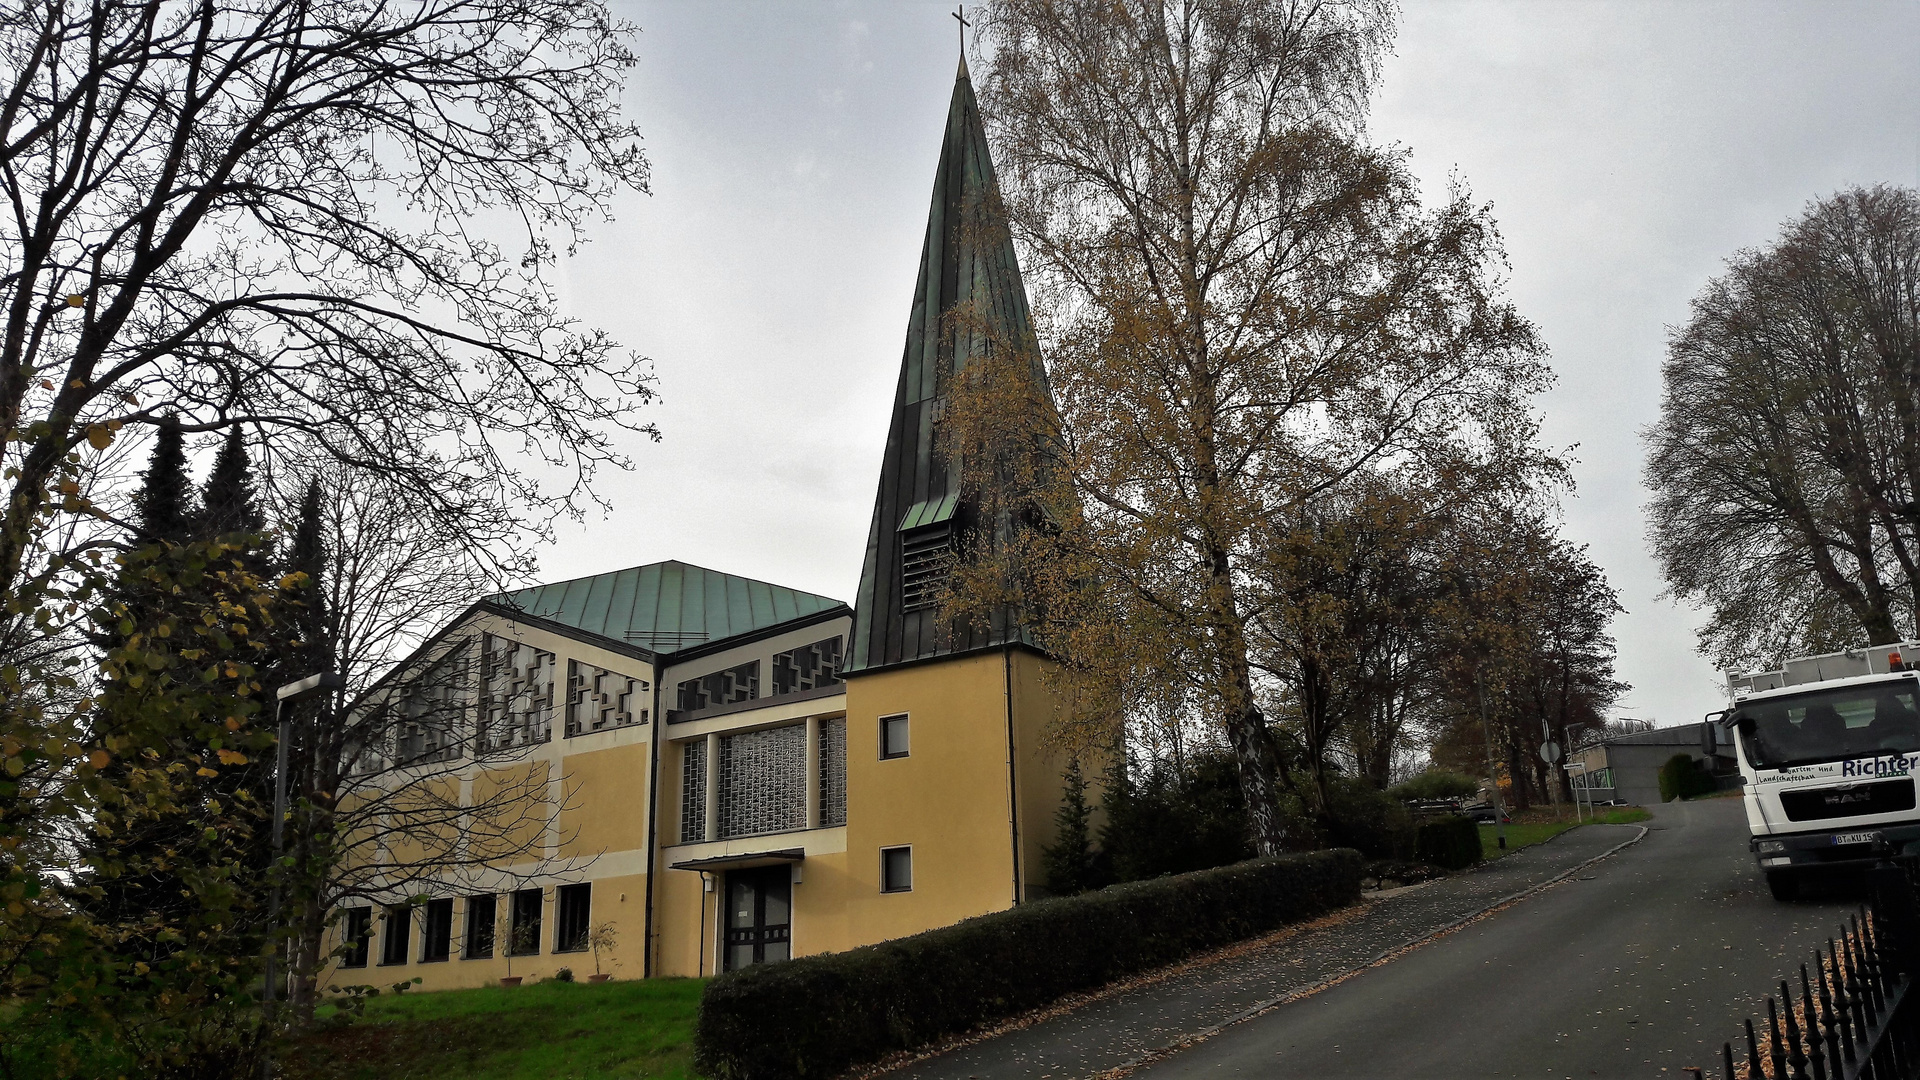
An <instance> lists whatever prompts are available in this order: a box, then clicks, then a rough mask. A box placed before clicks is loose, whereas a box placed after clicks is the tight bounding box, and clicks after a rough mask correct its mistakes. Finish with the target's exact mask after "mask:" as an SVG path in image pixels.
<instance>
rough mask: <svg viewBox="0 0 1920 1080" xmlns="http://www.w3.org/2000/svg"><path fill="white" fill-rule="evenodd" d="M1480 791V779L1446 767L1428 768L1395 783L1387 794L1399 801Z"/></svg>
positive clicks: (1458, 796) (1448, 796)
mask: <svg viewBox="0 0 1920 1080" xmlns="http://www.w3.org/2000/svg"><path fill="white" fill-rule="evenodd" d="M1479 793H1480V781H1478V780H1475V779H1474V778H1473V777H1471V776H1468V775H1466V774H1465V773H1457V772H1449V771H1448V770H1446V769H1428V770H1427V771H1426V772H1423V773H1421V774H1420V775H1419V776H1416V777H1414V778H1413V779H1411V780H1407V781H1403V782H1401V783H1398V784H1395V785H1393V786H1392V787H1390V788H1388V789H1387V794H1389V795H1391V796H1393V797H1394V798H1395V799H1398V800H1400V801H1401V802H1406V801H1408V800H1409V799H1455V798H1466V797H1468V796H1471V795H1478V794H1479Z"/></svg>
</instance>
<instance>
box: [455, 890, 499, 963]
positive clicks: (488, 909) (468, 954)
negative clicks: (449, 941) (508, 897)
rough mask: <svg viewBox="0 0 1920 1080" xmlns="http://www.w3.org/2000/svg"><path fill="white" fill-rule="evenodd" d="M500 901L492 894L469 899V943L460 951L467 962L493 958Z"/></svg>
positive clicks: (482, 894)
mask: <svg viewBox="0 0 1920 1080" xmlns="http://www.w3.org/2000/svg"><path fill="white" fill-rule="evenodd" d="M499 907H500V904H499V901H498V900H497V899H496V898H495V897H494V895H493V894H492V893H481V894H480V895H478V896H469V897H467V941H466V945H465V947H463V948H462V949H461V950H460V956H461V958H463V959H466V960H486V959H489V958H491V957H492V956H493V921H494V918H495V916H496V915H497V914H498V912H499Z"/></svg>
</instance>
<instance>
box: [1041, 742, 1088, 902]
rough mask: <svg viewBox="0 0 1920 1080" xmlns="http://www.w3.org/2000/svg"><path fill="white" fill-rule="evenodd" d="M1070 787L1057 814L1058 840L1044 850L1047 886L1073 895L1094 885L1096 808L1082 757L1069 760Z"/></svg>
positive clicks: (1061, 892) (1068, 776) (1056, 834)
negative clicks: (1089, 794)
mask: <svg viewBox="0 0 1920 1080" xmlns="http://www.w3.org/2000/svg"><path fill="white" fill-rule="evenodd" d="M1065 780H1066V789H1065V791H1064V793H1063V794H1062V796H1061V799H1060V807H1059V809H1057V810H1055V811H1054V813H1053V820H1054V824H1055V826H1056V831H1055V832H1054V842H1053V844H1052V845H1050V846H1049V847H1047V848H1046V849H1045V850H1044V851H1042V852H1041V855H1042V858H1043V859H1044V860H1045V866H1046V871H1047V888H1048V889H1050V890H1052V891H1053V893H1054V894H1055V895H1057V896H1072V895H1073V894H1074V893H1083V892H1086V891H1087V890H1088V889H1091V888H1093V886H1094V880H1093V879H1094V851H1093V834H1092V830H1091V829H1089V828H1088V824H1089V822H1091V820H1092V818H1093V808H1092V807H1090V806H1088V805H1087V778H1086V775H1085V774H1084V773H1082V772H1081V771H1080V759H1079V758H1077V757H1076V758H1073V759H1071V760H1070V761H1068V762H1067V772H1066V777H1065Z"/></svg>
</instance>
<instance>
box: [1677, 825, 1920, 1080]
mask: <svg viewBox="0 0 1920 1080" xmlns="http://www.w3.org/2000/svg"><path fill="white" fill-rule="evenodd" d="M1916 872H1920V862H1916V861H1915V860H1908V859H1901V860H1898V861H1895V860H1894V859H1892V858H1891V857H1888V855H1887V854H1886V853H1883V856H1882V858H1881V859H1880V862H1879V865H1877V866H1875V867H1874V868H1873V869H1872V870H1869V871H1868V872H1867V881H1868V891H1869V896H1870V903H1869V907H1868V908H1866V909H1863V910H1862V911H1860V912H1859V913H1858V914H1856V915H1854V916H1852V917H1850V918H1849V919H1848V920H1847V921H1846V922H1845V923H1843V924H1842V925H1841V926H1840V927H1839V931H1840V933H1839V937H1838V938H1837V939H1835V938H1831V937H1830V938H1828V939H1827V944H1826V948H1825V950H1824V951H1823V950H1820V949H1817V948H1816V949H1815V950H1814V954H1813V956H1812V957H1811V966H1809V965H1808V964H1801V965H1800V979H1799V986H1798V987H1795V986H1794V985H1792V983H1791V982H1789V981H1788V980H1782V981H1781V982H1780V987H1779V990H1780V992H1779V994H1778V995H1776V996H1772V997H1769V998H1767V1018H1766V1023H1765V1028H1764V1030H1763V1031H1762V1030H1757V1029H1756V1028H1755V1025H1754V1022H1753V1020H1752V1019H1751V1018H1749V1019H1748V1020H1747V1021H1746V1039H1745V1043H1746V1045H1745V1047H1744V1049H1745V1055H1744V1057H1745V1060H1744V1062H1742V1061H1737V1060H1736V1059H1737V1058H1738V1057H1740V1056H1741V1055H1740V1054H1739V1053H1738V1052H1737V1051H1736V1049H1735V1045H1734V1044H1733V1043H1731V1042H1728V1043H1723V1044H1722V1045H1721V1049H1720V1057H1721V1067H1722V1069H1723V1076H1724V1077H1725V1080H1829V1078H1832V1080H1920V993H1917V992H1915V990H1914V977H1915V974H1916V971H1917V970H1920V909H1916V907H1915V898H1916V896H1920V890H1917V889H1916V887H1915V875H1916ZM1796 990H1797V991H1798V993H1797V994H1796V993H1795V991H1796ZM1691 1071H1692V1072H1693V1073H1694V1075H1695V1076H1696V1077H1700V1078H1702V1080H1704V1070H1700V1069H1695V1070H1691Z"/></svg>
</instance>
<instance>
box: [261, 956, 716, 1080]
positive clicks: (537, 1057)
mask: <svg viewBox="0 0 1920 1080" xmlns="http://www.w3.org/2000/svg"><path fill="white" fill-rule="evenodd" d="M705 985H706V980H704V979H647V980H638V979H635V980H630V981H626V982H609V983H602V984H601V985H599V986H591V985H588V984H586V983H560V982H543V983H537V984H534V985H530V986H520V987H515V988H513V989H503V988H501V987H497V986H496V987H487V988H485V989H480V990H443V991H440V992H438V993H432V994H423V993H419V992H414V993H409V994H404V995H399V996H393V995H387V994H383V995H381V996H380V997H378V998H375V999H374V1000H373V1001H372V1002H370V1003H369V1005H368V1007H367V1013H366V1016H364V1017H363V1018H361V1019H359V1020H356V1021H354V1022H353V1023H351V1024H346V1025H344V1026H340V1027H331V1028H327V1029H323V1030H320V1031H316V1032H314V1033H313V1034H311V1035H307V1036H304V1037H303V1038H302V1039H301V1040H300V1041H299V1043H298V1044H297V1045H296V1046H295V1047H294V1048H293V1050H292V1051H291V1052H290V1053H288V1054H287V1055H286V1058H287V1061H286V1062H285V1064H286V1072H287V1076H288V1077H289V1078H290V1080H691V1078H692V1077H693V1076H694V1072H693V1021H694V1017H695V1015H696V1014H697V1013H698V1011H699V1006H700V991H701V990H702V988H704V987H705Z"/></svg>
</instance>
